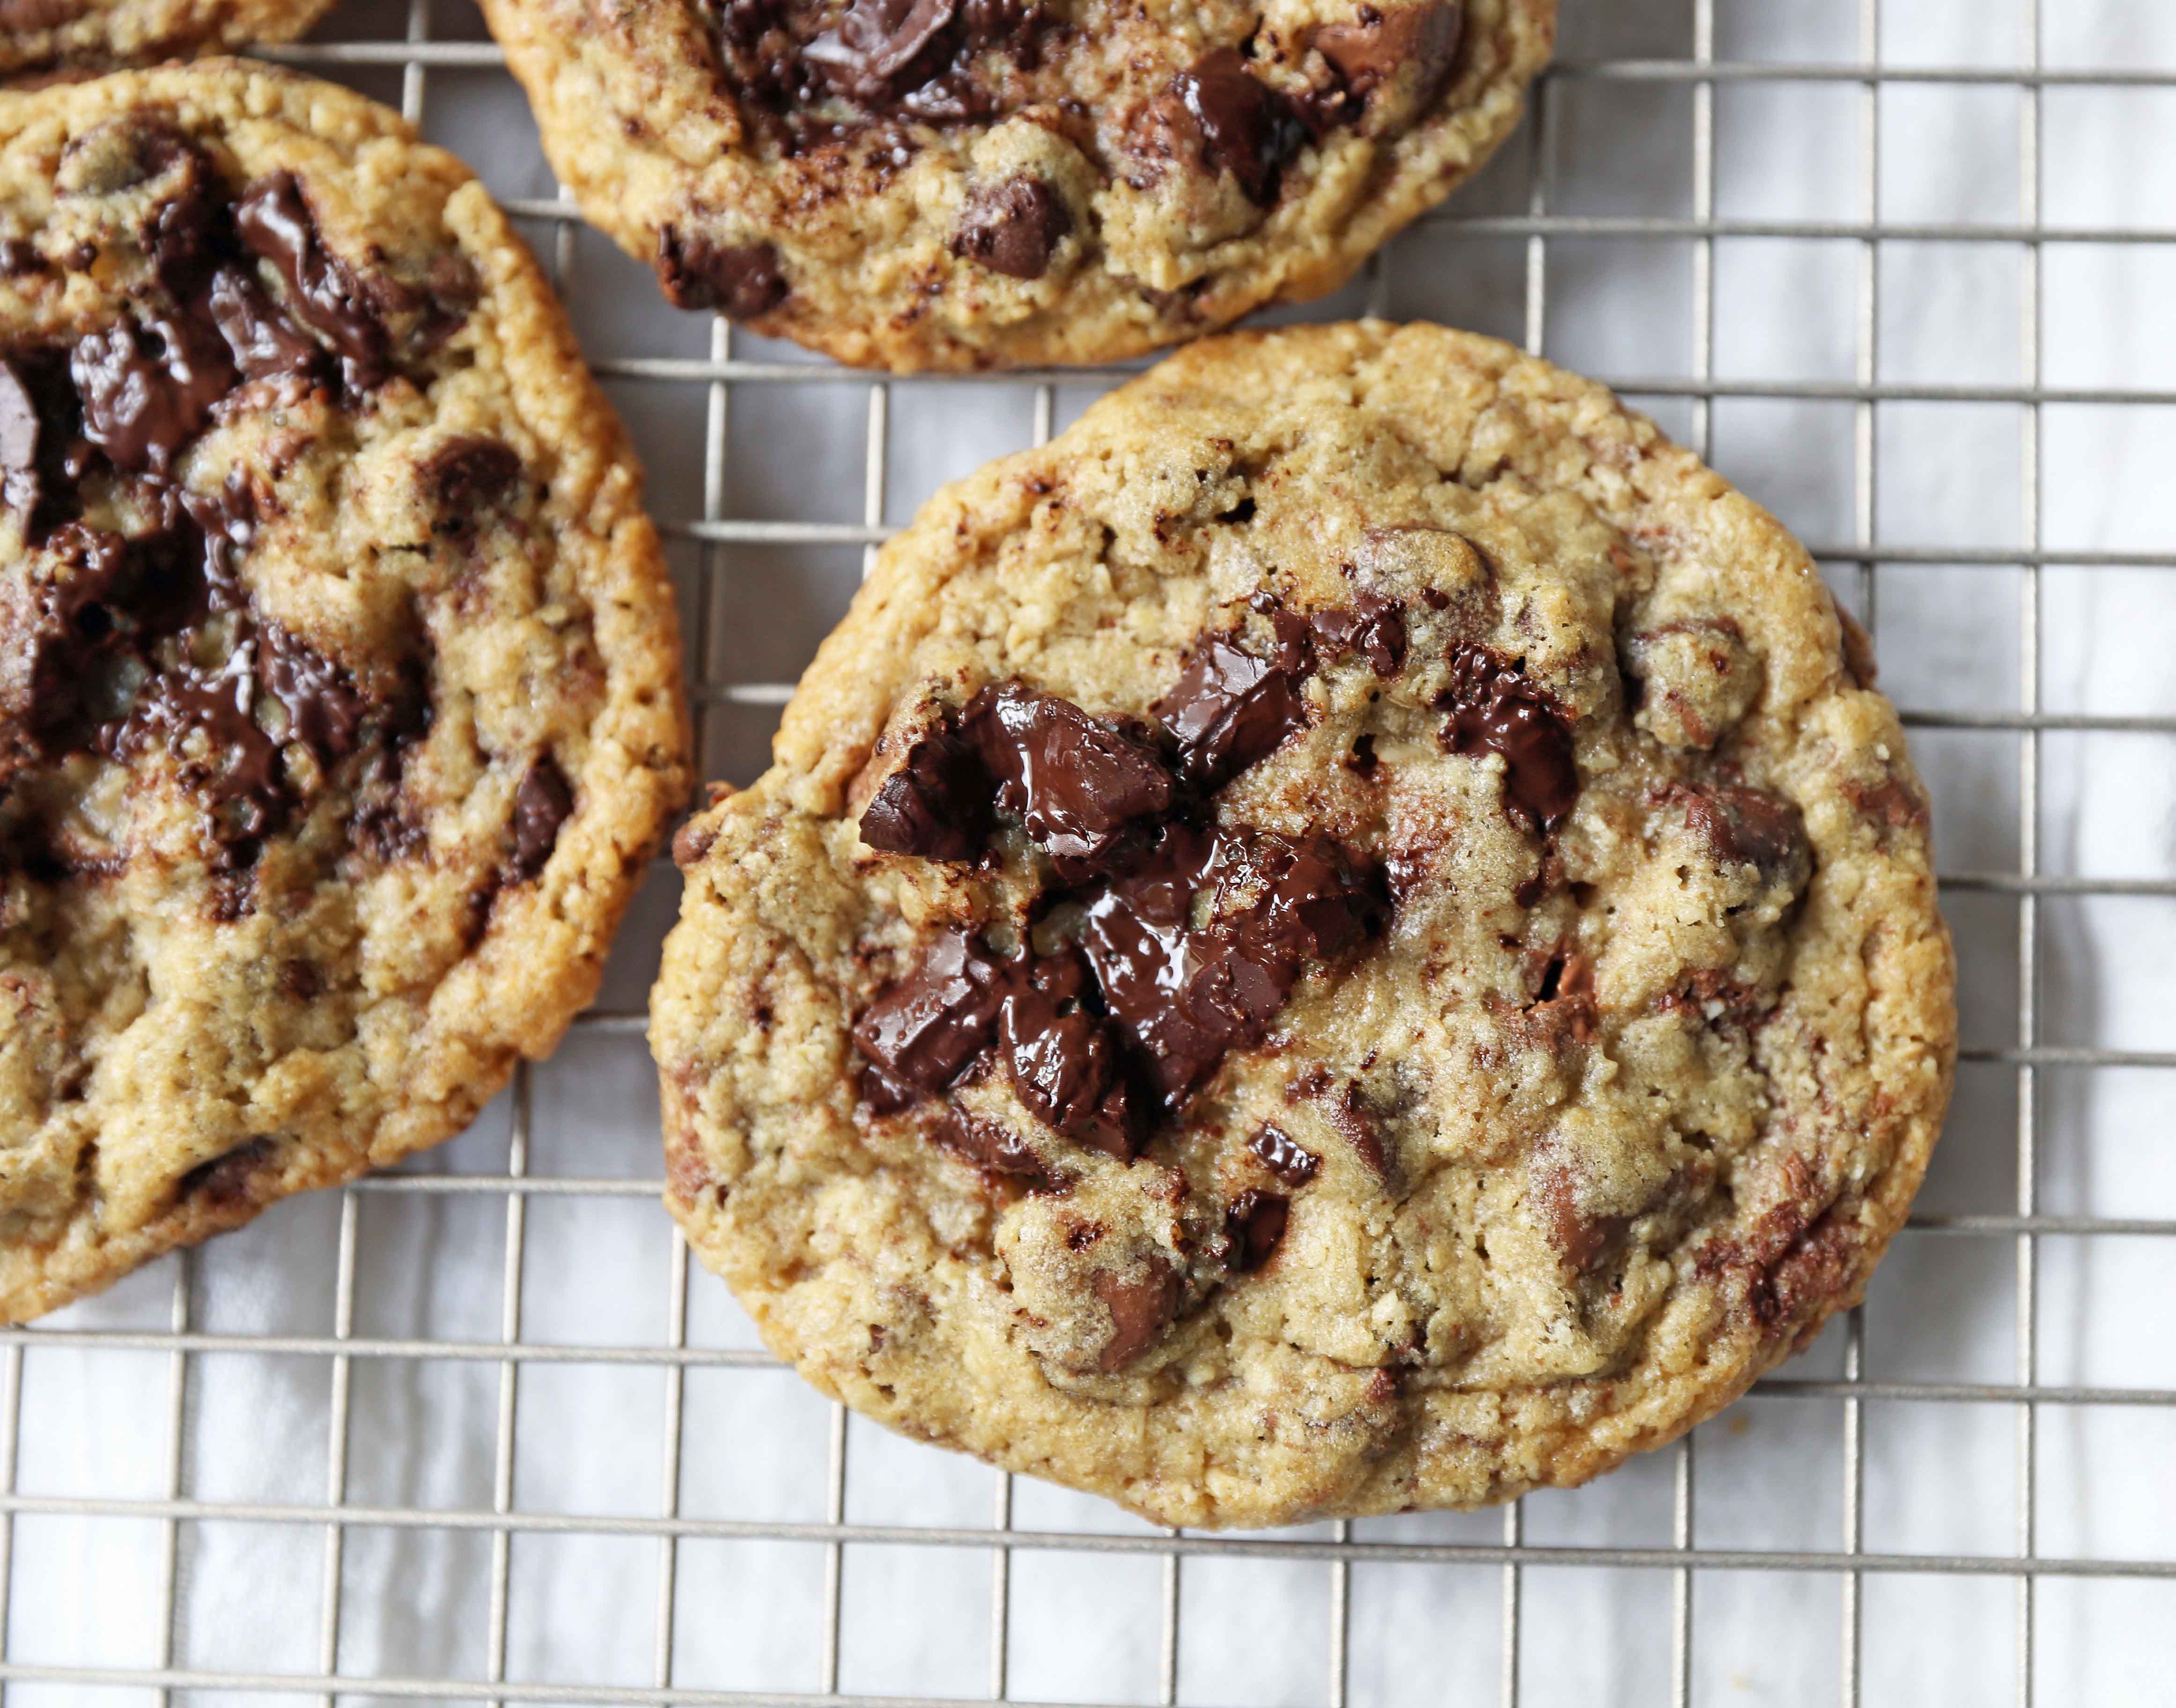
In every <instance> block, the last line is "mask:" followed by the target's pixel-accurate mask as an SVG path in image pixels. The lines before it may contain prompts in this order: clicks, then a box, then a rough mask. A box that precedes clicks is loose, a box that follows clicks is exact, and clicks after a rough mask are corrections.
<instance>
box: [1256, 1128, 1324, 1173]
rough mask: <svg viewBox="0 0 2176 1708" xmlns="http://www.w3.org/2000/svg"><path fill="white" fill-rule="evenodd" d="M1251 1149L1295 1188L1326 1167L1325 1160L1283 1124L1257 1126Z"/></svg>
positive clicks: (1271, 1170)
mask: <svg viewBox="0 0 2176 1708" xmlns="http://www.w3.org/2000/svg"><path fill="white" fill-rule="evenodd" d="M1247 1148H1248V1150H1251V1151H1253V1152H1254V1155H1255V1156H1258V1157H1259V1158H1260V1159H1261V1161H1262V1166H1263V1167H1265V1168H1266V1169H1268V1170H1269V1171H1270V1173H1272V1174H1274V1175H1276V1177H1277V1178H1278V1179H1280V1180H1281V1181H1283V1182H1284V1183H1285V1184H1286V1185H1287V1186H1289V1187H1292V1188H1293V1189H1295V1190H1297V1189H1298V1188H1300V1187H1303V1186H1304V1185H1306V1184H1307V1183H1308V1181H1310V1180H1312V1179H1314V1175H1315V1171H1316V1170H1317V1169H1319V1168H1320V1167H1322V1159H1321V1158H1320V1157H1319V1156H1316V1155H1315V1154H1314V1152H1313V1151H1312V1150H1308V1148H1307V1147H1306V1146H1305V1145H1302V1144H1301V1143H1300V1142H1299V1140H1297V1139H1295V1138H1293V1137H1292V1135H1291V1134H1289V1133H1287V1132H1286V1131H1285V1130H1284V1129H1282V1128H1281V1127H1273V1126H1270V1125H1269V1124H1268V1123H1264V1124H1263V1125H1261V1126H1259V1127H1257V1128H1256V1129H1254V1136H1253V1137H1252V1138H1250V1139H1248V1140H1247Z"/></svg>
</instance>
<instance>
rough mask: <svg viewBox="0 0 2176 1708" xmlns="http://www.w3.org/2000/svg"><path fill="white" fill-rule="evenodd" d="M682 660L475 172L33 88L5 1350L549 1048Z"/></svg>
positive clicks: (7, 700) (2, 501) (296, 91)
mask: <svg viewBox="0 0 2176 1708" xmlns="http://www.w3.org/2000/svg"><path fill="white" fill-rule="evenodd" d="M678 669H679V666H678V644H677V637H676V633H675V627H674V613H673V608H672V594H671V590H670V587H669V585H668V583H667V581H666V575H665V569H664V565H663V562H662V558H661V552H660V551H659V547H658V543H657V540H656V534H655V531H654V530H652V528H651V527H650V523H649V522H648V520H647V519H645V517H644V515H643V513H642V509H641V493H640V480H639V475H638V473H637V471H636V469H635V466H634V461H633V460H632V457H631V456H630V454H629V452H628V447H627V444H626V441H625V439H624V438H623V434H622V432H621V430H620V427H619V425H618V423H617V421H616V420H615V419H614V417H613V416H612V412H611V411H610V409H609V407H608V406H607V404H606V403H605V401H604V400H603V399H602V397H601V395H600V394H599V393H598V392H597V390H596V387H595V386H594V385H593V384H592V383H590V379H589V378H588V376H587V374H586V373H585V370H584V368H583V367H582V365H581V362H580V359H579V356H578V354H577V352H576V351H575V348H574V341H573V338H572V335H571V334H570V333H569V331H568V327H567V324H566V322H565V320H564V318H563V316H562V315H561V313H560V312H559V309H558V305H557V304H556V302H554V301H553V300H552V296H551V294H550V291H549V290H548V289H547V286H546V285H545V282H544V280H543V279H542V277H541V275H540V274H539V272H538V270H537V269H536V264H535V263H534V262H533V261H532V260H531V259H530V256H529V254H528V252H527V251H526V250H525V249H524V248H523V247H522V246H521V244H520V241H519V240H518V239H517V238H516V237H514V234H513V232H512V231H511V230H510V228H509V226H508V225H507V223H506V221H505V220H504V219H503V217H502V216H501V215H500V214H499V212H498V209H496V208H494V207H493V206H492V203H491V201H490V199H489V198H488V197H487V195H486V194H485V193H484V191H483V189H482V187H481V185H479V184H477V183H476V182H475V181H474V179H472V178H471V177H470V176H469V174H468V172H467V171H466V170H465V168H463V167H462V166H460V163H459V162H457V161H456V160H454V159H453V158H452V157H451V156H450V155H446V154H444V153H442V152H441V151H440V150H437V149H433V148H427V147H425V146H423V145H422V144H420V143H418V142H417V141H416V139H415V137H414V135H413V134H412V133H411V132H410V131H409V129H408V128H407V127H406V126H405V125H404V124H403V123H402V122H400V119H399V118H398V117H395V116H394V114H392V113H390V112H386V111H385V110H384V108H382V107H379V106H374V105H373V104H372V103H370V102H368V101H364V100H362V99H361V98H360V97H358V96H356V95H350V94H348V93H346V92H345V91H344V90H337V89H333V88H329V87H328V86H326V85H324V84H318V83H314V82H311V81H308V80H307V79H301V78H296V77H293V76H290V75H287V74H286V73H280V72H275V71H272V70H269V69H267V68H263V67H256V66H245V65H243V64H241V63H236V62H231V61H207V62H204V63H200V64H199V65H198V66H196V67H194V68H187V69H169V70H162V71H155V72H147V73H122V74H120V75H117V76H114V77H111V78H108V79H105V80H103V81H101V82H95V83H85V84H63V85H57V86H55V87H52V88H49V89H46V90H41V91H40V92H38V93H35V94H29V95H24V94H16V95H0V1319H7V1320H19V1319H23V1318H25V1317H29V1316H32V1315H35V1314H37V1313H39V1312H41V1311H43V1310H46V1309H50V1308H52V1307H53V1306H55V1305H57V1304H59V1303H63V1302H65V1301H66V1300H67V1299H68V1298H69V1297H73V1296H74V1295H76V1294H78V1293H80V1292H85V1291H87V1290H89V1289H91V1288H94V1287H97V1286H102V1285H104V1284H105V1283H106V1282H108V1281H112V1280H113V1279H114V1278H115V1277H116V1276H119V1275H121V1274H122V1273H123V1272H124V1271H126V1270H129V1269H131V1268H133V1266H135V1265H138V1264H139V1263H141V1262H143V1261H144V1260H145V1259H148V1258H150V1257H153V1256H155V1255H157V1254H159V1253H160V1252H163V1251H165V1250H166V1249H168V1248H171V1247H172V1246H175V1245H177V1244H180V1243H185V1242H188V1241H193V1240H196V1239H199V1238H201V1237H204V1236H205V1235H206V1234H209V1233H211V1232H215V1231H217V1230H219V1229H220V1228H224V1227H232V1226H234V1225H235V1224H237V1223H238V1222H241V1221H246V1220H247V1219H248V1217H249V1216H253V1214H255V1213H256V1211H257V1210H259V1209H261V1208H262V1207H263V1206H264V1205H266V1204H267V1203H269V1201H271V1200H272V1199H275V1198H279V1197H281V1196H283V1195H285V1194H288V1193H290V1192H293V1191H296V1190H298V1189H302V1188H305V1187H312V1186H321V1185H324V1184H327V1183H332V1182H335V1181H340V1180H345V1179H348V1178H352V1177H354V1176H355V1175H357V1174H359V1173H361V1172H363V1170H365V1169H366V1168H367V1167H372V1166H373V1165H374V1164H379V1163H384V1162H389V1161H392V1160H393V1159H394V1158H396V1157H399V1156H403V1155H405V1154H406V1153H407V1152H409V1151H411V1150H417V1149H419V1148H421V1147H422V1146H424V1145H432V1144H435V1143H437V1142H438V1140H442V1139H444V1138H446V1137H448V1136H449V1135H450V1134H453V1133H454V1132H455V1131H457V1130H458V1129H460V1127H461V1126H462V1125H464V1124H465V1123H466V1122H467V1121H468V1120H469V1118H471V1116H472V1115H474V1114H475V1112H476V1110H477V1109H478V1108H479V1107H481V1104H482V1103H483V1102H484V1101H485V1100H486V1099H487V1098H488V1097H490V1096H492V1093H493V1092H494V1091H496V1090H497V1089H498V1087H499V1086H500V1085H502V1084H503V1083H504V1081H505V1080H506V1078H507V1076H508V1074H509V1072H510V1071H511V1069H512V1067H513V1063H514V1060H515V1058H517V1057H518V1056H521V1055H527V1056H530V1057H541V1056H542V1055H544V1054H545V1053H547V1052H548V1051H549V1050H550V1049H551V1047H552V1044H553V1043H554V1042H555V1041H556V1040H557V1039H558V1036H559V1034H560V1032H561V1031H562V1030H563V1028H564V1026H565V1025H566V1023H567V1021H568V1019H569V1018H570V1017H571V1016H572V1015H573V1014H574V1011H575V1009H578V1008H579V1007H580V1006H581V1004H583V1003H584V1002H585V1001H586V1000H587V999H588V998H589V996H590V993H591V992H592V991H593V990H594V988H595V987H596V982H597V978H598V976H599V973H600V971H601V965H602V961H603V959H604V955H605V951H606V949H607V946H608V944H610V941H611V938H612V931H613V928H614V927H615V926H616V924H617V922H618V919H619V916H620V913H621V911H622V910H623V907H624V906H625V905H626V902H627V900H628V896H629V895H630V894H631V892H632V891H633V889H634V886H635V884H637V882H638V881H639V878H640V877H641V875H642V873H643V870H644V868H645V862H646V861H647V860H648V858H649V857H650V853H651V851H652V850H653V848H654V846H655V844H656V840H657V838H658V836H659V835H660V834H661V830H662V827H663V825H664V824H665V822H666V818H667V815H668V814H669V813H671V812H672V810H674V809H675V808H676V807H677V805H678V804H679V802H680V801H681V800H682V799H683V791H684V786H685V785H684V777H685V774H686V764H685V751H684V749H685V737H684V732H683V720H684V710H683V705H682V702H681V698H680V690H679V682H678Z"/></svg>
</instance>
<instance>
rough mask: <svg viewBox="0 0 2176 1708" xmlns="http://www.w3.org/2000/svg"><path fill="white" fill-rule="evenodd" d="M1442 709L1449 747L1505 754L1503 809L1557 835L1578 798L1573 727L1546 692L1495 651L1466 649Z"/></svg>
mask: <svg viewBox="0 0 2176 1708" xmlns="http://www.w3.org/2000/svg"><path fill="white" fill-rule="evenodd" d="M1436 704H1438V705H1439V706H1442V707H1444V708H1446V709H1448V710H1450V714H1451V717H1450V722H1449V723H1448V724H1446V725H1445V726H1444V731H1443V736H1442V742H1443V745H1444V748H1445V749H1446V750H1447V751H1448V752H1450V753H1476V752H1479V751H1482V750H1486V751H1488V752H1489V753H1498V754H1500V755H1502V757H1503V760H1504V811H1505V812H1506V813H1509V814H1510V817H1511V818H1512V819H1513V820H1514V821H1515V822H1517V823H1519V824H1524V825H1525V826H1526V827H1527V828H1528V829H1529V830H1531V829H1536V828H1539V829H1541V830H1554V829H1555V828H1556V827H1557V825H1558V824H1560V823H1562V822H1563V819H1564V815H1565V814H1566V813H1569V812H1570V811H1571V809H1572V806H1573V803H1574V802H1576V801H1577V800H1578V798H1579V768H1578V766H1577V765H1576V764H1574V763H1573V760H1572V739H1571V726H1570V722H1569V719H1568V718H1567V716H1566V715H1565V712H1564V708H1563V706H1562V705H1561V704H1559V702H1558V700H1557V699H1556V697H1555V696H1554V695H1553V694H1550V693H1549V692H1548V689H1546V688H1542V687H1539V686H1538V685H1537V684H1536V683H1531V682H1529V681H1528V680H1527V678H1526V673H1525V672H1524V670H1523V669H1522V667H1521V666H1520V664H1519V663H1518V662H1517V661H1515V660H1513V659H1510V658H1507V657H1505V656H1504V655H1503V654H1502V653H1500V652H1498V651H1496V650H1494V649H1493V648H1492V647H1487V646H1476V645H1461V646H1459V647H1457V648H1456V649H1455V650H1453V652H1452V653H1451V655H1450V687H1449V688H1446V689H1444V692H1443V693H1442V694H1441V695H1439V697H1438V699H1437V701H1436Z"/></svg>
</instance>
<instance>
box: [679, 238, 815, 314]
mask: <svg viewBox="0 0 2176 1708" xmlns="http://www.w3.org/2000/svg"><path fill="white" fill-rule="evenodd" d="M657 278H658V282H659V283H660V284H661V285H662V286H664V287H665V294H666V296H669V297H671V298H672V301H673V302H675V303H677V305H678V306H679V307H683V308H718V309H722V310H724V311H725V313H727V314H730V315H732V318H734V319H736V320H752V319H753V318H755V317H756V316H758V315H759V314H768V313H770V311H771V310H772V309H774V308H775V307H778V305H779V304H780V303H781V302H784V301H785V300H786V292H787V291H788V289H789V288H790V287H789V286H787V284H786V275H785V274H784V272H782V271H781V269H780V268H779V264H778V250H777V249H776V247H775V246H773V245H771V244H770V243H714V242H711V241H710V239H709V238H708V237H704V235H703V234H702V233H701V232H699V231H691V232H683V231H681V230H680V229H679V228H678V227H677V226H666V227H665V228H664V229H663V230H661V231H659V232H658V234H657Z"/></svg>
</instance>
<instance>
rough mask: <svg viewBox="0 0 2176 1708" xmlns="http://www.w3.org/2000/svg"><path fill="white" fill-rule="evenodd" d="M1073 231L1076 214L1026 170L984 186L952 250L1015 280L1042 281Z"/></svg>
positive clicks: (974, 195) (973, 195) (971, 204)
mask: <svg viewBox="0 0 2176 1708" xmlns="http://www.w3.org/2000/svg"><path fill="white" fill-rule="evenodd" d="M1072 229H1073V215H1072V214H1071V212H1070V211H1069V210H1068V209H1067V208H1066V205H1065V202H1064V198H1062V197H1061V196H1059V194H1058V192H1057V191H1055V190H1053V188H1051V187H1050V186H1049V185H1048V184H1047V183H1045V182H1043V181H1042V179H1041V178H1036V177H1028V176H1026V175H1025V174H1022V175H1020V176H1018V177H1009V178H1007V179H1006V180H1005V181H1004V182H1003V183H999V184H991V185H984V186H983V187H982V188H978V189H976V191H974V192H973V193H971V195H970V196H969V197H968V198H967V211H966V215H965V216H964V217H963V218H962V219H961V220H960V229H959V230H958V231H955V233H953V237H952V253H954V254H955V255H960V256H964V257H966V258H967V259H969V260H972V261H979V262H980V263H981V264H982V265H983V266H985V267H987V268H988V269H990V270H991V271H992V272H993V273H1003V274H1004V275H1005V276H1006V277H1008V278H1010V279H1040V278H1042V275H1043V274H1044V272H1045V271H1046V270H1047V269H1048V267H1049V265H1050V257H1051V254H1052V252H1053V251H1054V250H1055V249H1056V248H1057V247H1058V243H1059V242H1060V240H1061V239H1063V238H1064V236H1065V234H1066V233H1067V232H1069V231H1071V230H1072Z"/></svg>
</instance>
